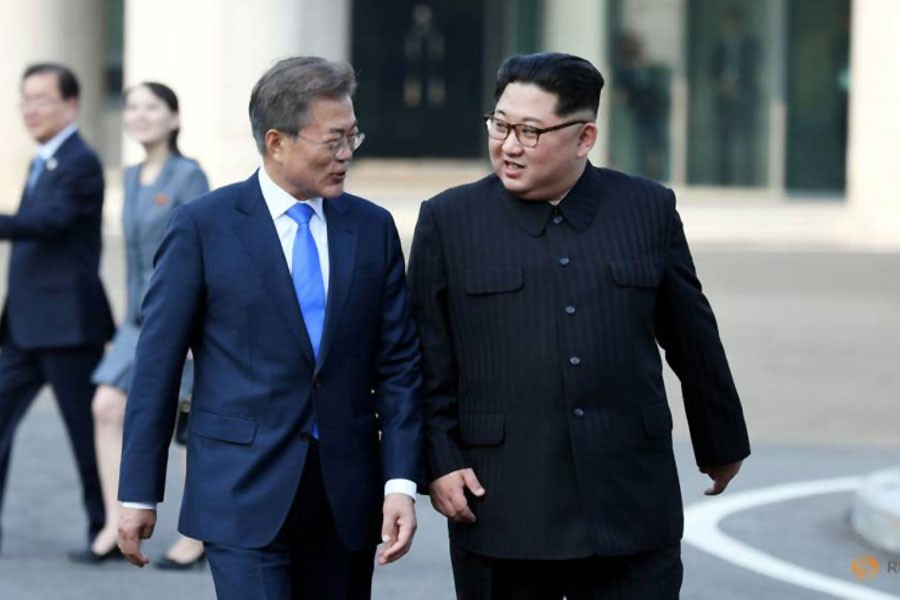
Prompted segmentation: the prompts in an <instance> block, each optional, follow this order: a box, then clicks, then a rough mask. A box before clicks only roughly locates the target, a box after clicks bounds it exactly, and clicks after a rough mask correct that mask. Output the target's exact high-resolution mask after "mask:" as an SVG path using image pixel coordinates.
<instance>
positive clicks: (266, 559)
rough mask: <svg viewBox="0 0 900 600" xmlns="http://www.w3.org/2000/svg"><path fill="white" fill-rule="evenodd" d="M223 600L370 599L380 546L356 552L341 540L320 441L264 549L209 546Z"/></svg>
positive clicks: (313, 446)
mask: <svg viewBox="0 0 900 600" xmlns="http://www.w3.org/2000/svg"><path fill="white" fill-rule="evenodd" d="M206 553H207V556H208V558H209V565H210V569H211V570H212V575H213V581H214V582H215V585H216V595H217V597H218V598H219V600H232V599H233V600H246V599H247V598H266V599H267V600H289V599H293V598H303V599H304V600H319V599H322V600H326V599H327V600H368V599H369V598H370V597H371V595H372V570H373V568H374V566H375V562H374V561H375V546H374V545H373V546H372V547H371V548H370V549H367V550H363V551H360V552H351V551H350V550H347V549H346V548H344V546H343V545H342V544H341V542H340V541H339V540H338V536H337V531H336V530H335V528H334V519H333V517H332V514H331V508H330V507H329V506H328V500H327V499H326V497H325V489H324V487H323V485H322V468H321V463H320V461H319V452H318V445H317V443H316V442H314V441H312V442H310V445H309V451H308V453H307V456H306V465H305V466H304V468H303V476H302V477H301V480H300V485H299V486H298V488H297V494H296V496H295V497H294V503H293V505H292V506H291V510H290V512H289V514H288V517H287V519H286V521H285V523H284V525H283V526H282V527H281V530H280V531H279V532H278V535H277V536H276V538H275V540H274V541H273V542H272V543H271V544H269V545H268V546H265V547H263V548H237V547H233V546H223V545H220V544H209V543H208V544H207V545H206Z"/></svg>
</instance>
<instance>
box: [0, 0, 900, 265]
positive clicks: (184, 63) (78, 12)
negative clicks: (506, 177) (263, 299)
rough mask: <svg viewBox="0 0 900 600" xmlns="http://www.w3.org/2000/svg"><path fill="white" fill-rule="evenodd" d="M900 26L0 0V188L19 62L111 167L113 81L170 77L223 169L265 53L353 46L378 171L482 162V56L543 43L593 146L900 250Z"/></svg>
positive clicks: (244, 166) (876, 20)
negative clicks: (593, 125)
mask: <svg viewBox="0 0 900 600" xmlns="http://www.w3.org/2000/svg"><path fill="white" fill-rule="evenodd" d="M898 34H900V1H897V0H377V1H376V0H355V1H354V0H254V1H252V2H251V1H250V0H31V1H29V2H21V1H19V0H0V81H2V88H0V89H3V90H6V91H5V92H4V94H3V97H0V139H2V140H3V142H2V147H3V151H2V152H3V157H4V159H3V160H2V161H0V206H2V208H3V209H5V210H11V209H13V208H14V207H15V206H16V203H17V202H18V197H19V193H20V190H21V185H22V178H23V177H24V173H25V172H26V170H27V165H28V161H29V158H30V156H31V152H32V149H33V145H32V143H31V141H30V140H28V139H27V137H26V135H25V132H24V129H23V127H22V125H21V123H20V118H19V115H18V111H17V108H16V104H17V102H18V92H17V90H18V83H19V77H20V75H21V72H22V70H23V69H24V67H25V66H26V65H27V64H28V63H30V62H33V61H37V60H58V61H63V62H66V63H68V64H70V65H71V66H73V67H74V68H75V70H76V72H77V73H78V75H79V77H80V78H81V80H82V83H83V88H84V94H83V115H82V118H81V126H82V130H83V132H84V133H85V135H86V137H87V138H88V139H89V140H91V141H92V142H93V144H94V145H95V147H97V148H98V149H99V150H100V152H101V154H102V157H103V158H104V160H105V162H106V164H107V166H108V167H110V169H111V171H112V173H113V174H114V173H115V170H116V169H117V168H118V167H120V165H122V164H127V163H129V162H133V161H134V159H135V157H136V156H138V154H137V153H136V152H135V149H134V148H131V147H129V146H128V143H127V142H124V141H123V138H122V133H121V118H120V115H121V92H122V89H123V87H125V86H127V85H129V84H131V83H135V82H137V81H140V80H145V79H155V80H160V81H163V82H165V83H167V84H169V85H171V86H173V87H174V88H175V89H176V90H177V91H178V93H179V95H180V97H181V100H182V118H183V123H184V127H183V132H182V138H181V139H182V144H181V145H182V147H183V148H184V149H185V152H186V153H187V154H189V155H191V156H194V157H197V158H198V159H199V160H200V161H201V162H202V163H203V165H204V167H205V168H206V169H207V172H209V173H210V175H211V179H212V183H213V184H214V185H222V184H225V183H228V182H231V181H234V180H236V179H239V178H243V177H244V176H246V174H248V173H249V172H250V171H251V170H252V169H253V168H255V167H256V166H257V165H258V162H259V159H258V157H257V156H256V154H255V149H254V145H253V144H252V142H251V138H250V131H249V123H248V119H247V117H246V112H247V102H248V99H249V93H250V89H251V87H252V85H253V83H254V82H255V81H256V79H257V78H258V77H259V76H260V74H261V73H262V72H263V71H264V70H265V69H266V68H267V67H268V66H269V65H270V64H272V62H273V61H274V60H275V59H277V58H279V57H283V56H287V55H294V54H319V55H323V56H326V57H329V58H335V59H339V58H340V59H347V60H349V61H350V62H352V63H353V65H354V66H355V68H356V69H357V71H358V74H359V81H360V86H359V90H358V93H357V97H356V108H357V115H358V117H359V121H360V124H361V128H362V129H363V130H364V131H365V132H366V133H367V136H368V137H367V139H366V143H365V145H364V146H363V147H362V148H361V149H360V151H359V153H358V157H359V159H360V163H361V165H362V166H363V167H365V165H366V163H367V162H368V163H369V164H375V165H378V167H377V169H374V170H373V169H370V170H369V172H371V173H374V175H371V177H374V178H376V179H377V178H379V177H381V178H384V179H388V180H389V179H390V178H391V174H392V172H394V171H392V169H398V170H399V171H400V172H407V171H408V170H409V169H410V167H409V165H410V164H411V163H410V159H414V161H415V162H414V165H415V167H414V169H415V170H416V171H420V172H422V173H423V176H426V177H427V174H426V173H427V170H428V168H429V166H430V167H434V168H437V169H440V168H441V165H447V164H452V165H456V166H457V167H459V168H460V170H459V171H455V172H457V173H459V174H460V176H465V175H468V171H467V169H469V170H470V171H472V172H476V173H477V172H482V171H483V170H484V168H485V162H484V160H485V157H484V154H485V143H484V134H483V124H482V121H481V120H480V116H481V115H482V114H483V113H484V112H485V111H487V110H489V109H490V107H491V106H492V104H493V98H492V95H493V79H494V74H495V72H496V70H497V67H498V66H499V65H500V63H501V62H502V60H503V59H504V58H505V57H506V56H508V55H509V54H511V53H517V52H534V51H541V50H554V51H568V52H573V53H576V54H579V55H582V56H584V57H586V58H589V59H590V60H592V61H593V62H594V63H595V64H596V65H597V66H598V67H599V68H600V69H601V71H602V72H603V74H604V76H605V77H606V78H607V87H606V90H605V91H604V97H603V101H602V107H601V117H600V119H601V140H600V144H599V145H598V149H597V150H596V151H595V156H594V159H595V161H597V162H598V163H602V164H608V165H610V166H612V167H614V168H618V169H621V170H624V171H627V172H631V173H635V174H640V175H644V176H646V177H650V178H653V179H657V180H660V181H662V182H664V183H666V184H668V185H672V186H674V187H675V188H676V189H677V190H678V192H679V194H680V197H681V198H682V199H685V198H687V199H688V200H691V201H693V200H696V201H697V202H702V203H704V204H712V205H715V204H716V203H726V204H734V203H735V202H737V203H739V204H740V205H741V206H746V207H748V209H752V208H753V207H754V206H757V207H758V206H763V205H764V206H767V207H772V206H787V207H790V206H794V207H796V206H799V205H802V206H803V207H804V209H803V212H801V213H798V212H796V211H794V212H791V210H790V209H788V210H785V211H782V212H781V213H779V212H778V211H777V210H776V211H775V212H770V213H766V215H770V214H771V215H773V216H772V217H771V218H775V219H778V218H779V217H778V215H779V214H782V215H784V218H785V219H794V220H795V221H796V220H797V219H800V220H801V221H802V220H803V219H805V218H806V217H803V216H802V215H806V214H814V213H810V212H808V210H807V209H808V208H809V207H810V206H811V205H815V207H819V208H818V209H819V210H820V212H821V211H824V212H825V213H828V214H829V215H832V216H831V217H829V218H828V219H826V220H823V221H821V225H822V226H826V225H827V226H829V227H837V228H838V229H839V230H840V231H839V232H838V237H839V238H841V240H842V241H845V242H847V243H851V244H852V243H855V242H859V243H866V244H872V243H876V244H881V245H886V246H891V247H898V246H900V151H898V149H897V147H898V144H900V115H898V110H897V107H898V106H900V83H898V76H897V73H900V42H898V39H900V35H898ZM421 159H428V160H427V162H426V163H421V162H419V161H421ZM398 165H399V166H398ZM423 165H424V166H423ZM403 169H406V171H403ZM362 171H363V173H366V170H365V168H363V169H362ZM111 183H116V181H115V178H111ZM385 185H390V181H385ZM811 201H814V202H811ZM115 209H116V201H115V197H114V194H113V197H112V199H111V202H110V210H113V211H114V210H115ZM798 215H800V216H798ZM766 218H770V217H769V216H767V217H766ZM799 225H802V223H799V221H798V226H799ZM819 225H820V223H819V222H812V223H810V224H809V225H808V227H809V228H816V227H818V226H819ZM747 227H753V223H748V224H747Z"/></svg>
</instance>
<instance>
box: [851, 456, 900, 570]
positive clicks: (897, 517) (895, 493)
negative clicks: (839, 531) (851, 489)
mask: <svg viewBox="0 0 900 600" xmlns="http://www.w3.org/2000/svg"><path fill="white" fill-rule="evenodd" d="M850 522H851V525H852V526H853V530H854V531H855V532H856V533H857V534H858V535H860V536H861V537H862V538H863V539H864V540H865V541H866V542H868V543H869V544H871V545H872V546H874V547H875V548H878V549H879V550H883V551H885V552H891V553H893V554H898V555H900V468H895V469H888V470H885V471H877V472H875V473H872V474H871V475H868V476H867V477H866V478H865V479H864V480H863V483H862V486H860V488H859V490H857V492H856V496H855V497H854V499H853V507H852V509H851V512H850Z"/></svg>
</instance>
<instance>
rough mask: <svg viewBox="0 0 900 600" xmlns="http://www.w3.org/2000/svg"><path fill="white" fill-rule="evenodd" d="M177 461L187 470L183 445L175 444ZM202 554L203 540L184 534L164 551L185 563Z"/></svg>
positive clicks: (172, 558) (175, 559) (168, 555)
mask: <svg viewBox="0 0 900 600" xmlns="http://www.w3.org/2000/svg"><path fill="white" fill-rule="evenodd" d="M176 447H177V452H178V459H179V460H178V462H179V463H181V469H182V472H185V471H186V470H187V452H186V450H185V448H184V446H179V445H176ZM201 554H203V542H201V541H200V540H195V539H193V538H189V537H187V536H184V535H179V536H178V540H177V541H176V542H175V543H174V544H172V546H171V547H170V548H169V549H168V550H167V551H166V554H165V555H166V557H167V558H169V559H171V560H174V561H175V562H178V563H182V564H187V563H190V562H193V561H195V560H197V558H199V557H200V555H201Z"/></svg>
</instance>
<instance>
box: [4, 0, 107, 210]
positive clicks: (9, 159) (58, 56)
mask: <svg viewBox="0 0 900 600" xmlns="http://www.w3.org/2000/svg"><path fill="white" fill-rule="evenodd" d="M105 19H106V3H105V2H104V0H78V1H77V2H72V1H71V0H29V1H28V2H18V1H16V0H4V1H2V2H0V89H2V90H4V93H3V95H2V97H0V140H2V148H3V150H2V153H3V160H2V161H0V211H13V210H15V209H16V208H17V207H18V203H19V197H20V194H21V192H22V186H23V185H24V182H25V175H26V172H27V170H28V162H29V160H30V159H31V154H32V152H33V151H34V147H35V146H34V141H33V140H31V138H29V137H28V134H27V133H26V131H25V127H24V125H23V124H22V118H21V116H20V114H19V109H18V102H19V89H20V79H21V77H22V72H23V71H24V70H25V67H26V66H27V65H29V64H31V63H34V62H44V61H49V62H60V63H64V64H65V65H67V66H69V67H70V68H71V69H72V70H73V71H75V74H76V75H77V76H78V79H79V82H80V84H81V116H80V118H79V125H80V128H81V132H82V135H84V137H85V138H86V139H87V140H88V142H89V143H90V144H92V145H93V146H94V147H95V148H97V145H98V144H99V143H100V141H101V138H102V136H101V131H100V128H101V110H102V105H103V67H104V63H105V61H104V56H105V55H104V51H105V46H106V44H105V37H106V36H105V33H106V27H105V25H106V21H105ZM98 149H99V148H98Z"/></svg>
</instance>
